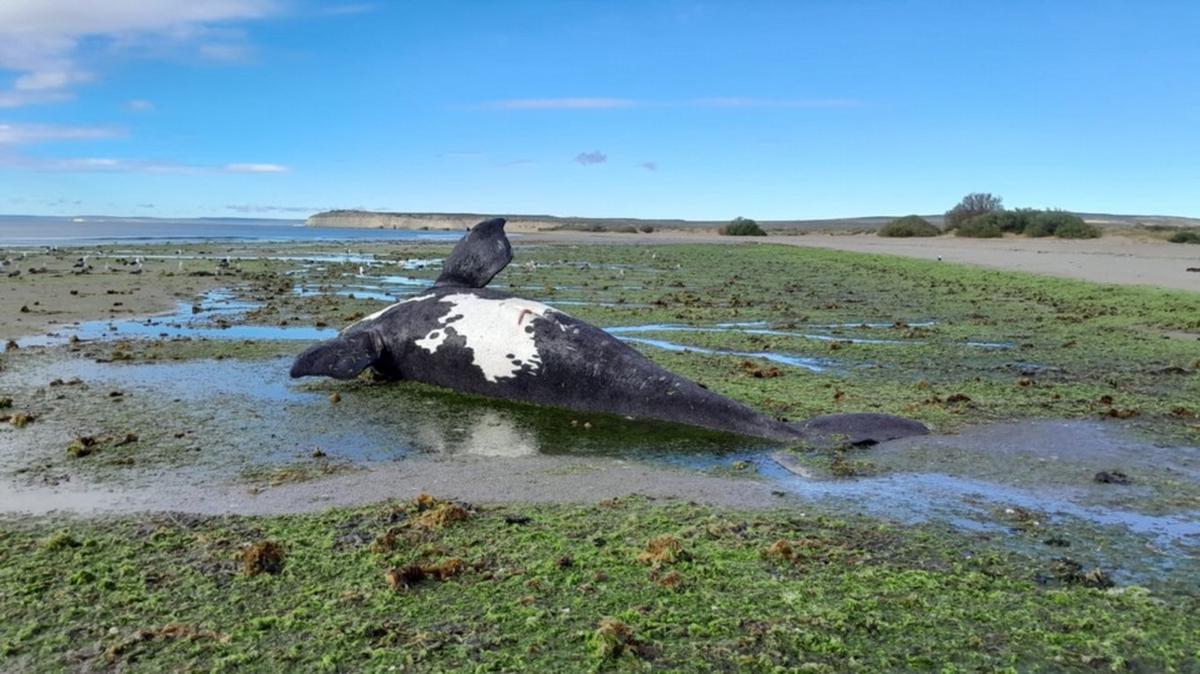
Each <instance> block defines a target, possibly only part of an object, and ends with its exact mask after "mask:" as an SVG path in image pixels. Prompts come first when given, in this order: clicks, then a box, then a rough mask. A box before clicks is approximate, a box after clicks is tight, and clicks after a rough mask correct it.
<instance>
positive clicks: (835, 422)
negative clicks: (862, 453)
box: [794, 412, 929, 445]
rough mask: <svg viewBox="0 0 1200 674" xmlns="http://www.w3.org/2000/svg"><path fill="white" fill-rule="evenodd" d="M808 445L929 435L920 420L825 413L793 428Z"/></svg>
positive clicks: (875, 441) (854, 443)
mask: <svg viewBox="0 0 1200 674" xmlns="http://www.w3.org/2000/svg"><path fill="white" fill-rule="evenodd" d="M794 428H796V429H797V430H798V431H800V432H801V433H802V434H803V435H804V437H805V438H806V439H807V440H809V441H810V442H817V443H818V444H821V443H834V444H841V443H848V444H851V445H874V444H878V443H880V442H887V441H888V440H898V439H900V438H907V437H911V436H914V435H928V434H929V429H928V428H926V427H925V424H922V423H921V422H919V421H915V420H913V419H905V418H904V417H897V416H892V415H890V414H876V413H872V412H866V413H858V414H827V415H824V416H819V417H813V418H812V419H809V420H808V421H804V422H802V423H799V424H796V425H794Z"/></svg>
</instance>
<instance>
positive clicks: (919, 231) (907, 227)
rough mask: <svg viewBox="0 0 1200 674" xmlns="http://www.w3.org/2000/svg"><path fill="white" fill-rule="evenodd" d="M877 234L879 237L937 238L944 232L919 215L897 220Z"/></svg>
mask: <svg viewBox="0 0 1200 674" xmlns="http://www.w3.org/2000/svg"><path fill="white" fill-rule="evenodd" d="M876 233H877V234H879V236H895V237H909V236H937V235H938V234H941V233H942V230H940V229H938V228H937V227H935V226H934V225H932V224H930V222H929V221H928V220H926V219H925V218H922V217H921V216H919V215H906V216H904V217H903V218H896V219H895V220H892V221H891V222H889V223H887V224H886V225H884V226H883V227H880V228H879V231H878V232H876Z"/></svg>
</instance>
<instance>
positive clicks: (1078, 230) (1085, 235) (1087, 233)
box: [1054, 215, 1100, 239]
mask: <svg viewBox="0 0 1200 674" xmlns="http://www.w3.org/2000/svg"><path fill="white" fill-rule="evenodd" d="M1068 218H1069V219H1066V220H1063V222H1062V224H1060V225H1059V226H1058V228H1057V229H1055V230H1054V236H1057V237H1058V238H1060V239H1098V238H1100V228H1099V227H1097V226H1095V225H1092V224H1089V223H1086V222H1084V221H1083V218H1081V217H1079V216H1077V215H1071V216H1068Z"/></svg>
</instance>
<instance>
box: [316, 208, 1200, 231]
mask: <svg viewBox="0 0 1200 674" xmlns="http://www.w3.org/2000/svg"><path fill="white" fill-rule="evenodd" d="M1076 215H1079V216H1080V217H1082V218H1083V219H1085V220H1087V221H1088V222H1091V223H1094V224H1097V225H1099V226H1101V227H1103V228H1106V229H1130V228H1143V229H1145V228H1150V229H1153V228H1177V227H1200V218H1185V217H1178V216H1166V215H1118V214H1111V213H1077V214H1076ZM495 217H502V218H505V219H506V220H508V225H507V226H506V229H507V230H508V231H509V232H511V233H537V232H556V231H566V232H609V233H617V234H637V233H649V232H681V233H682V232H691V233H715V232H716V231H717V230H718V229H719V228H720V227H721V226H723V225H725V224H727V223H728V221H727V220H683V219H652V218H588V217H571V216H556V215H539V214H532V215H531V214H508V213H399V212H383V211H362V210H334V211H324V212H321V213H317V214H315V215H312V216H310V217H309V218H308V219H307V220H305V225H306V226H308V227H324V228H330V229H390V230H424V231H438V230H444V231H462V230H465V229H467V228H469V227H470V226H472V225H474V224H475V223H477V222H480V221H483V220H487V219H489V218H495ZM896 217H897V216H892V215H880V216H864V217H855V218H828V219H813V220H758V224H759V225H760V226H761V227H762V228H763V229H764V230H766V231H767V232H769V233H775V234H808V233H819V232H837V233H843V234H845V233H850V234H853V233H864V234H865V233H869V232H874V231H876V230H878V229H879V228H880V227H882V226H883V225H884V224H887V223H888V222H890V221H892V220H893V219H895V218H896ZM921 217H923V218H925V219H926V220H929V221H930V222H931V223H933V224H935V225H939V226H940V225H941V224H942V216H941V215H923V216H921Z"/></svg>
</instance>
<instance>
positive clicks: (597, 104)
mask: <svg viewBox="0 0 1200 674" xmlns="http://www.w3.org/2000/svg"><path fill="white" fill-rule="evenodd" d="M638 105H639V103H638V101H634V100H630V99H628V98H509V99H504V100H499V101H487V102H485V103H480V104H479V105H478V106H476V107H478V108H482V109H484V110H611V109H615V108H633V107H637V106H638Z"/></svg>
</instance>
